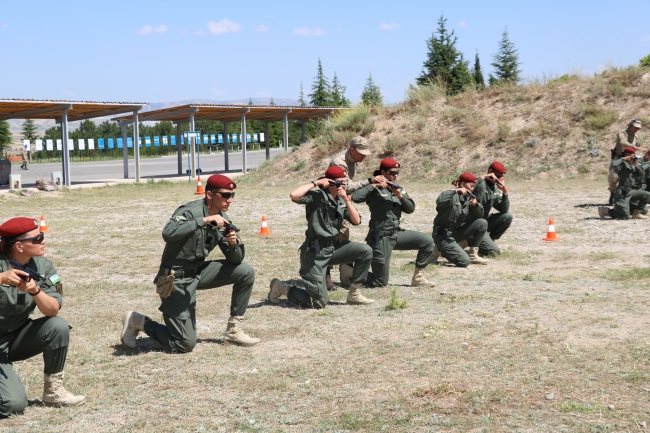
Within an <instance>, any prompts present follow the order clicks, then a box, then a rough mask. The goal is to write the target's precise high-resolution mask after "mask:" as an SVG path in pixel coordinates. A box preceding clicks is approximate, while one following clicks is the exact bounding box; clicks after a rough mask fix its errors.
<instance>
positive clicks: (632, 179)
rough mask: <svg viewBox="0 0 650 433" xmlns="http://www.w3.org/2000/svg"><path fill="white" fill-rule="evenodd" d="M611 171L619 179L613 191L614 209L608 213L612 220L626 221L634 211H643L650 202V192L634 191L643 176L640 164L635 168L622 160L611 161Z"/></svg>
mask: <svg viewBox="0 0 650 433" xmlns="http://www.w3.org/2000/svg"><path fill="white" fill-rule="evenodd" d="M612 169H613V170H614V171H615V172H616V174H617V175H618V178H619V182H618V187H617V188H616V191H614V209H609V211H608V213H609V216H611V217H612V218H614V219H628V218H630V215H631V214H632V213H634V211H636V210H643V209H644V208H645V206H646V205H647V204H648V202H650V192H648V191H643V190H636V189H635V186H636V184H637V182H638V179H640V178H641V177H643V176H644V170H643V169H642V164H637V165H636V166H635V165H633V164H630V163H629V162H627V161H626V160H624V159H623V158H619V159H617V160H614V161H612Z"/></svg>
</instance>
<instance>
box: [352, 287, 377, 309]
mask: <svg viewBox="0 0 650 433" xmlns="http://www.w3.org/2000/svg"><path fill="white" fill-rule="evenodd" d="M359 289H361V283H354V284H352V285H350V291H349V292H348V299H347V303H348V304H350V305H368V304H372V303H373V302H375V300H374V299H368V298H366V297H365V296H363V295H362V294H361V290H359Z"/></svg>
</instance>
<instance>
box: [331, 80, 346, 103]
mask: <svg viewBox="0 0 650 433" xmlns="http://www.w3.org/2000/svg"><path fill="white" fill-rule="evenodd" d="M345 89H346V87H345V86H343V85H342V84H341V82H340V81H339V77H338V76H337V75H336V72H334V78H332V98H331V99H332V105H333V106H335V107H349V106H350V101H349V100H348V99H347V98H346V97H345Z"/></svg>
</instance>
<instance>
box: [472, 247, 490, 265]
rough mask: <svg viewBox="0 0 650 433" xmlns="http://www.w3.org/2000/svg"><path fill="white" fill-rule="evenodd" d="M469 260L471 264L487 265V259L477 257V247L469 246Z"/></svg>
mask: <svg viewBox="0 0 650 433" xmlns="http://www.w3.org/2000/svg"><path fill="white" fill-rule="evenodd" d="M469 260H470V263H471V264H473V265H487V264H488V262H489V260H487V259H484V258H483V257H479V255H478V247H469Z"/></svg>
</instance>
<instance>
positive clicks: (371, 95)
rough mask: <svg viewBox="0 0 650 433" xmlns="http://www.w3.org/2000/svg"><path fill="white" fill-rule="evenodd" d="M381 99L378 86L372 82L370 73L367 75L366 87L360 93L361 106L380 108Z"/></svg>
mask: <svg viewBox="0 0 650 433" xmlns="http://www.w3.org/2000/svg"><path fill="white" fill-rule="evenodd" d="M382 100H383V97H382V96H381V90H380V89H379V86H377V85H376V84H375V82H374V81H373V80H372V72H371V73H370V74H369V75H368V79H367V80H366V86H365V87H364V88H363V92H362V93H361V104H363V105H366V106H368V107H381V106H382V104H383V101H382Z"/></svg>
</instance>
